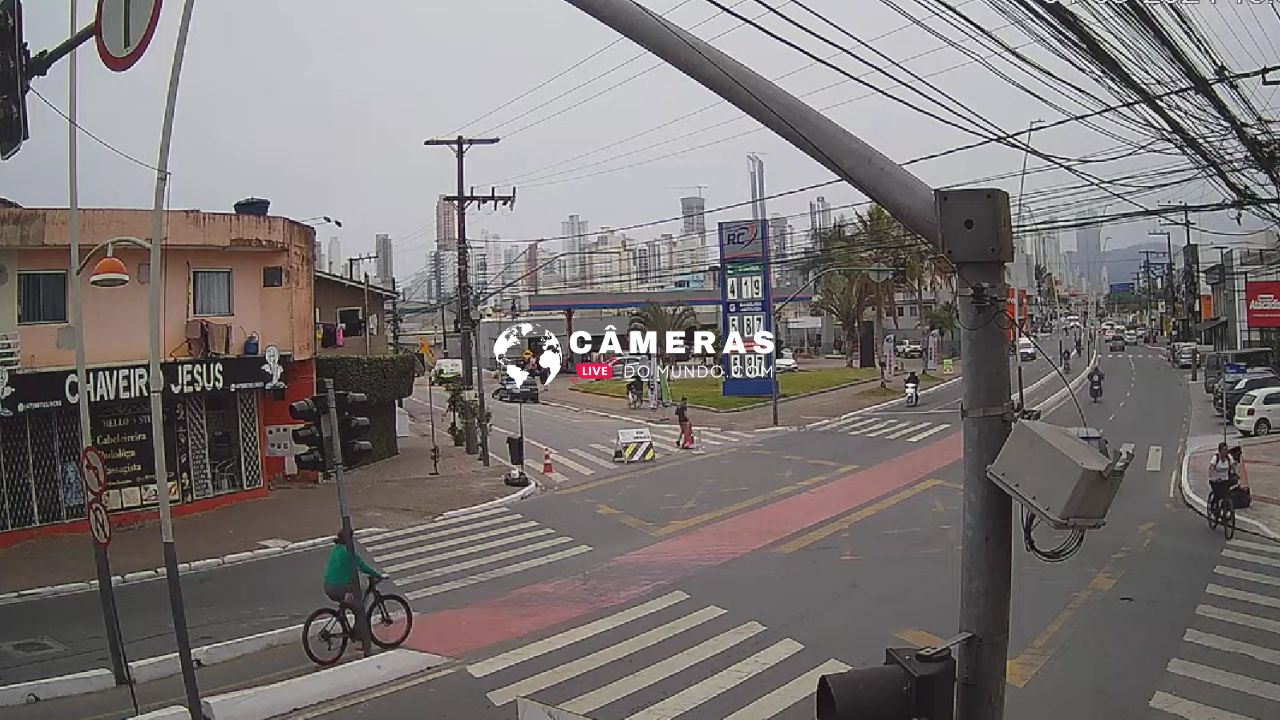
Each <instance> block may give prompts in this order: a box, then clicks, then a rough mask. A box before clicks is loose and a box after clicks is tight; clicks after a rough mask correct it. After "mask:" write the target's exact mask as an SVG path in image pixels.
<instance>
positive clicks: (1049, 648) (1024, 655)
mask: <svg viewBox="0 0 1280 720" xmlns="http://www.w3.org/2000/svg"><path fill="white" fill-rule="evenodd" d="M1154 527H1155V523H1147V524H1144V525H1140V526H1139V527H1138V532H1139V534H1140V538H1141V539H1140V540H1139V541H1138V547H1137V549H1139V550H1141V549H1143V548H1146V547H1147V545H1150V544H1151V538H1152V530H1153V529H1154ZM1133 550H1134V543H1133V542H1130V543H1127V544H1125V546H1124V547H1122V548H1120V551H1119V552H1117V553H1115V554H1114V555H1112V556H1111V559H1110V560H1108V561H1107V564H1106V565H1104V566H1103V567H1102V569H1101V570H1099V571H1098V574H1097V575H1094V576H1093V579H1092V580H1090V581H1089V584H1088V585H1086V586H1084V588H1082V589H1081V590H1079V591H1078V592H1076V593H1075V595H1074V596H1073V597H1072V598H1071V602H1069V603H1067V606H1066V607H1064V608H1063V609H1062V612H1060V613H1058V616H1057V617H1055V618H1054V619H1053V620H1052V621H1051V622H1050V623H1049V625H1048V626H1047V627H1045V629H1044V631H1043V632H1041V633H1040V634H1039V635H1038V636H1036V639H1034V640H1032V641H1031V644H1030V645H1028V646H1027V649H1026V650H1023V651H1022V652H1021V653H1020V654H1019V655H1018V656H1017V657H1015V658H1013V659H1011V660H1009V661H1008V663H1007V664H1006V666H1005V676H1006V678H1007V679H1008V682H1009V684H1010V685H1012V686H1014V687H1017V688H1023V687H1026V686H1027V684H1028V683H1030V682H1031V680H1032V678H1034V677H1035V676H1036V673H1038V672H1040V670H1041V668H1043V667H1044V666H1045V665H1046V664H1048V662H1049V660H1050V659H1052V658H1053V654H1054V652H1056V651H1057V649H1058V646H1059V645H1060V643H1059V642H1056V641H1055V640H1056V638H1057V637H1058V636H1059V635H1060V633H1061V632H1062V631H1063V630H1064V629H1065V628H1066V627H1067V625H1068V624H1069V623H1070V622H1071V619H1072V617H1073V616H1074V615H1075V613H1076V612H1077V611H1078V610H1079V609H1080V608H1081V607H1082V606H1083V605H1084V604H1085V603H1086V602H1087V601H1088V600H1089V598H1091V597H1093V596H1094V595H1102V594H1103V593H1106V592H1107V591H1109V590H1111V588H1113V587H1115V585H1116V583H1117V582H1119V581H1120V577H1121V576H1122V575H1124V571H1123V570H1120V569H1119V564H1120V562H1121V561H1123V560H1124V559H1125V558H1127V557H1128V556H1129V554H1130V553H1131V552H1132V551H1133Z"/></svg>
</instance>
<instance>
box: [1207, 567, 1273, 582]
mask: <svg viewBox="0 0 1280 720" xmlns="http://www.w3.org/2000/svg"><path fill="white" fill-rule="evenodd" d="M1213 571H1214V572H1216V573H1218V574H1219V575H1226V576H1227V577H1233V578H1235V579H1237V580H1248V581H1250V582H1256V583H1258V584H1259V585H1271V586H1273V587H1280V578H1278V577H1276V576H1274V575H1267V574H1265V573H1256V572H1250V571H1248V570H1241V569H1239V568H1233V567H1231V566H1229V565H1219V566H1217V567H1215V568H1214V569H1213Z"/></svg>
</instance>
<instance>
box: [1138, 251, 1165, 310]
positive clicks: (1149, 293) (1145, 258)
mask: <svg viewBox="0 0 1280 720" xmlns="http://www.w3.org/2000/svg"><path fill="white" fill-rule="evenodd" d="M1140 254H1141V255H1142V272H1143V274H1144V276H1145V277H1146V279H1147V290H1146V293H1145V298H1146V300H1145V303H1144V304H1143V307H1144V308H1146V312H1147V322H1148V323H1150V322H1151V301H1152V300H1153V299H1155V297H1154V296H1155V283H1154V282H1153V281H1152V277H1151V256H1152V255H1164V252H1163V251H1161V250H1142V251H1141V252H1140Z"/></svg>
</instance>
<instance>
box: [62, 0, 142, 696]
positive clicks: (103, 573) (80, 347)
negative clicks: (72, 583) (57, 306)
mask: <svg viewBox="0 0 1280 720" xmlns="http://www.w3.org/2000/svg"><path fill="white" fill-rule="evenodd" d="M75 28H76V0H71V29H72V31H73V32H74V31H75ZM68 70H69V71H70V72H69V75H70V77H69V78H68V88H67V117H68V119H69V122H68V123H67V190H68V192H67V195H68V201H69V206H70V207H69V212H68V222H67V224H68V226H69V227H68V232H69V233H70V235H71V273H70V276H71V279H70V282H71V326H72V329H73V331H74V332H75V342H76V388H77V390H76V392H77V394H78V398H79V400H78V402H77V403H76V404H77V405H78V406H79V408H78V409H79V411H80V446H81V448H82V449H83V448H87V447H91V446H92V445H93V431H92V430H91V429H90V427H89V395H88V393H87V392H86V391H85V389H84V388H85V386H86V385H87V383H86V382H85V375H86V374H87V373H86V372H85V365H86V364H87V360H86V357H85V347H84V312H83V307H84V306H83V305H81V301H80V281H81V278H80V273H79V269H80V179H79V177H80V176H79V167H78V166H79V159H78V157H77V146H78V143H77V140H79V132H80V128H79V127H77V126H76V111H77V107H76V105H77V103H76V96H77V95H78V91H77V86H78V84H79V80H78V75H77V72H76V51H75V49H74V48H73V49H72V50H71V64H70V66H69V67H68ZM104 480H105V478H104ZM88 500H89V497H88V495H87V494H86V495H85V510H86V511H87V510H88V508H89V504H88ZM90 542H91V543H92V544H93V562H94V567H95V568H96V570H97V576H98V602H99V604H100V605H101V606H102V622H103V624H104V625H105V627H106V632H107V652H108V654H109V655H110V656H111V671H112V673H113V674H114V675H115V679H116V684H117V685H124V684H125V683H127V682H129V671H128V664H127V663H125V661H124V649H123V646H122V645H121V643H120V619H119V615H117V613H116V592H115V586H113V585H112V584H111V558H110V556H109V555H107V547H106V546H105V545H99V544H98V543H97V542H94V541H92V540H91V541H90Z"/></svg>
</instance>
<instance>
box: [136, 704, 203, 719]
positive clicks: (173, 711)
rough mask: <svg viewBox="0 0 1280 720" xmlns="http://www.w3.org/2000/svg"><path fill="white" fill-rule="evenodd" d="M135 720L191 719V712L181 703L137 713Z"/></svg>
mask: <svg viewBox="0 0 1280 720" xmlns="http://www.w3.org/2000/svg"><path fill="white" fill-rule="evenodd" d="M133 720H191V713H189V712H187V709H186V708H185V707H183V706H181V705H170V706H169V707H167V708H160V709H159V710H152V711H151V712H149V713H144V714H142V715H136V716H134V718H133Z"/></svg>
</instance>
